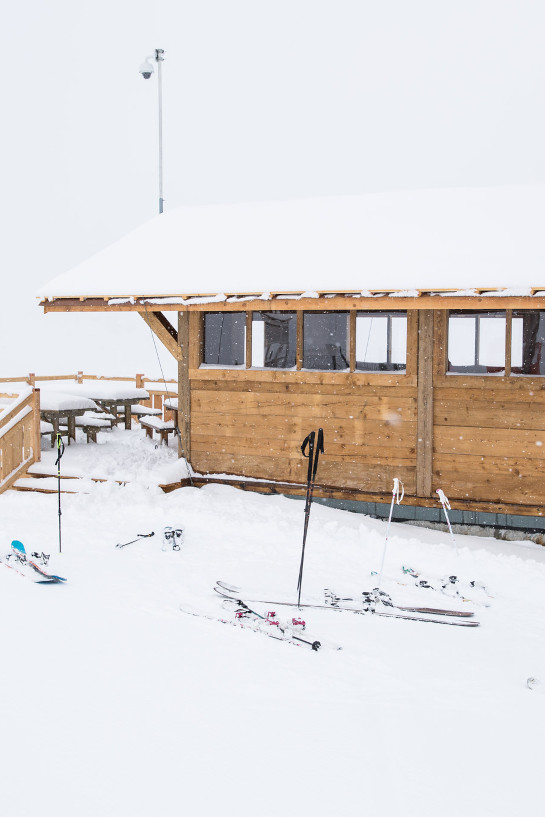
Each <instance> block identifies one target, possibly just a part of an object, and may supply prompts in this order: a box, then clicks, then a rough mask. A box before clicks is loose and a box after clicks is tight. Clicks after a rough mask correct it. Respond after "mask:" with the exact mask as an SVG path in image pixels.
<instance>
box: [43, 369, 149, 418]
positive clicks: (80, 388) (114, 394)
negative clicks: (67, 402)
mask: <svg viewBox="0 0 545 817" xmlns="http://www.w3.org/2000/svg"><path fill="white" fill-rule="evenodd" d="M57 388H58V389H59V391H61V390H65V391H66V392H67V393H69V394H70V395H73V396H74V397H78V398H79V399H81V400H85V399H87V400H90V401H92V402H94V408H95V409H96V408H97V407H98V406H100V408H101V409H103V410H104V411H107V412H109V413H111V414H114V415H115V416H116V417H117V414H118V411H119V410H121V411H122V413H123V418H124V420H125V428H127V429H130V427H131V413H132V409H133V407H134V406H137V405H139V403H140V401H142V400H147V399H148V398H149V393H148V392H147V391H146V389H140V388H136V387H135V386H131V385H126V384H124V383H120V382H118V381H112V380H89V381H86V382H85V383H71V384H70V386H67V385H66V383H63V384H58V385H57V384H52V385H51V390H56V389H57ZM47 391H48V392H49V391H50V388H49V387H48V389H47ZM89 408H91V407H90V406H89Z"/></svg>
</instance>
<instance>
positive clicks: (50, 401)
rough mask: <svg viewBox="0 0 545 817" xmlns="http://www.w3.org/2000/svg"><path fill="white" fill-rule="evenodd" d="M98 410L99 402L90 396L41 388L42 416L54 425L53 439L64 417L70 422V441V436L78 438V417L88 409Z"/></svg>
mask: <svg viewBox="0 0 545 817" xmlns="http://www.w3.org/2000/svg"><path fill="white" fill-rule="evenodd" d="M97 410H98V406H97V404H96V403H95V402H94V400H91V399H90V398H89V397H85V396H83V395H74V394H71V393H70V394H69V393H67V392H62V391H57V390H55V389H41V390H40V417H41V419H42V420H45V422H47V423H51V425H52V426H53V434H54V436H53V435H52V437H51V440H52V441H53V440H54V438H55V437H56V435H57V434H58V433H59V425H60V422H61V420H62V419H64V418H66V421H67V423H68V443H70V438H71V439H73V440H75V439H76V417H80V416H81V415H82V414H85V412H86V411H97Z"/></svg>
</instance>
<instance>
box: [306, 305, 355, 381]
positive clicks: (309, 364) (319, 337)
mask: <svg viewBox="0 0 545 817" xmlns="http://www.w3.org/2000/svg"><path fill="white" fill-rule="evenodd" d="M347 346H348V312H305V315H304V323H303V368H304V369H322V370H326V371H327V370H329V369H348V368H349V364H348V349H347Z"/></svg>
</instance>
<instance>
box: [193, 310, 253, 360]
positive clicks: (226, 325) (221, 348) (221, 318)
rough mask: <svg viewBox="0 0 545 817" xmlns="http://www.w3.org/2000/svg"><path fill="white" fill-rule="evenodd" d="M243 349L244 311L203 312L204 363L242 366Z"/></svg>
mask: <svg viewBox="0 0 545 817" xmlns="http://www.w3.org/2000/svg"><path fill="white" fill-rule="evenodd" d="M245 351H246V313H245V312H206V313H205V315H204V361H203V362H204V363H206V364H209V365H212V366H244V363H245Z"/></svg>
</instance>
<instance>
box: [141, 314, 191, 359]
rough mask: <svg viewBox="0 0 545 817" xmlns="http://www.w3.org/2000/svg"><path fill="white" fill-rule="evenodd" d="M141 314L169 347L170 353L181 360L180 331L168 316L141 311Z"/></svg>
mask: <svg viewBox="0 0 545 817" xmlns="http://www.w3.org/2000/svg"><path fill="white" fill-rule="evenodd" d="M139 314H140V315H141V316H142V317H143V318H144V320H145V321H146V323H147V325H148V326H149V327H150V329H151V330H152V332H154V334H155V335H157V337H158V338H159V340H160V341H161V343H162V344H163V345H164V346H165V347H166V348H167V349H168V351H169V352H170V354H171V355H173V356H174V357H175V358H176V360H180V346H179V344H178V333H177V332H176V330H175V329H174V327H173V326H172V324H171V323H170V321H169V320H168V319H167V318H165V316H164V315H163V313H162V312H140V313H139ZM180 314H182V313H180Z"/></svg>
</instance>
